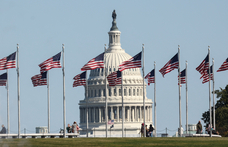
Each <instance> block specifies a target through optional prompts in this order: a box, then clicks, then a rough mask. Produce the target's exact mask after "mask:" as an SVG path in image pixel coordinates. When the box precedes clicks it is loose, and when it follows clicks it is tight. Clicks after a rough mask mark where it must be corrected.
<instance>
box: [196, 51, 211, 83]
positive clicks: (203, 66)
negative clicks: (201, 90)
mask: <svg viewBox="0 0 228 147" xmlns="http://www.w3.org/2000/svg"><path fill="white" fill-rule="evenodd" d="M208 68H209V59H208V55H207V56H206V58H205V59H204V60H203V61H202V63H201V64H200V65H199V66H198V67H197V68H196V70H197V71H198V72H199V73H200V74H201V77H200V79H201V78H202V77H203V76H204V75H205V74H206V73H207V70H208Z"/></svg>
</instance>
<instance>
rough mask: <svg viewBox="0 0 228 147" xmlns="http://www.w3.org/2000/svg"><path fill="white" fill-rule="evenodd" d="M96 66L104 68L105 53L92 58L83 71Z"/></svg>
mask: <svg viewBox="0 0 228 147" xmlns="http://www.w3.org/2000/svg"><path fill="white" fill-rule="evenodd" d="M96 68H104V53H102V54H100V55H98V56H97V57H95V58H93V59H91V60H90V61H89V62H88V63H87V64H85V65H84V66H83V67H82V68H81V71H85V70H93V69H96Z"/></svg>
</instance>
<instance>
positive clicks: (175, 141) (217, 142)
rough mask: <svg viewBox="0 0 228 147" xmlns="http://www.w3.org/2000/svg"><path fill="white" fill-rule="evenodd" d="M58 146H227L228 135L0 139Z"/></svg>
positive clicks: (10, 145)
mask: <svg viewBox="0 0 228 147" xmlns="http://www.w3.org/2000/svg"><path fill="white" fill-rule="evenodd" d="M17 146H25V147H56V146H64V147H65V146H69V147H71V146H77V147H80V146H82V147H86V146H107V147H110V146H111V147H112V146H137V147H139V146H140V147H141V146H183V147H186V146H205V147H209V146H213V147H222V146H224V147H227V146H228V137H223V138H210V137H207V138H201V137H200V138H199V137H194V138H192V137H189V138H177V137H172V138H170V137H167V138H166V137H158V138H44V139H41V138H39V139H33V138H29V139H0V147H17Z"/></svg>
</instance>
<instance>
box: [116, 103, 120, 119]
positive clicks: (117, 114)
mask: <svg viewBox="0 0 228 147" xmlns="http://www.w3.org/2000/svg"><path fill="white" fill-rule="evenodd" d="M119 113H120V110H119V106H117V107H116V117H117V122H119V120H120V119H119V118H120V115H119Z"/></svg>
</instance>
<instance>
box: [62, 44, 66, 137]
mask: <svg viewBox="0 0 228 147" xmlns="http://www.w3.org/2000/svg"><path fill="white" fill-rule="evenodd" d="M64 49H65V47H64V44H62V56H63V61H62V62H63V66H62V70H63V127H64V138H66V97H65V65H64Z"/></svg>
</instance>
